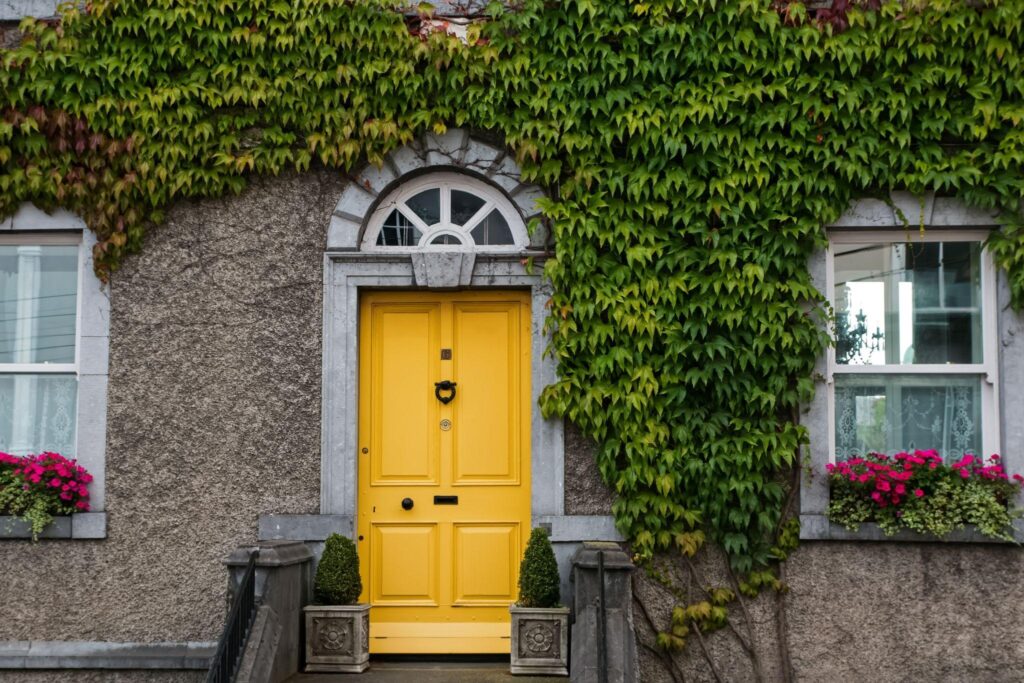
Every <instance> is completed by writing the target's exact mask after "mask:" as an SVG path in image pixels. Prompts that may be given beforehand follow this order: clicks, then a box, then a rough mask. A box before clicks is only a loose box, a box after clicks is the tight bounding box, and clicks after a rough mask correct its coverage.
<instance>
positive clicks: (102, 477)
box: [0, 203, 110, 539]
mask: <svg viewBox="0 0 1024 683" xmlns="http://www.w3.org/2000/svg"><path fill="white" fill-rule="evenodd" d="M0 244H6V245H12V244H14V245H31V244H39V245H47V244H64V245H68V244H72V245H77V246H78V249H79V258H78V297H77V310H76V339H75V362H74V363H59V364H58V363H51V364H35V363H31V364H17V363H5V364H0V373H2V374H10V373H17V372H21V373H25V372H31V373H34V374H43V373H63V374H72V373H73V374H74V375H75V376H76V377H77V380H78V382H77V384H78V395H77V401H76V416H75V437H74V440H75V449H74V452H73V453H65V454H64V455H69V456H70V457H74V458H75V459H76V460H77V461H78V463H79V464H80V465H82V466H83V467H85V468H86V469H87V470H88V471H89V473H90V474H92V476H93V481H92V483H90V484H89V502H90V511H89V512H85V513H78V514H74V515H72V516H71V518H70V519H66V518H64V519H57V520H56V521H55V522H54V523H53V524H52V525H51V527H50V528H48V529H47V530H45V531H44V533H43V534H42V536H41V537H42V538H71V539H102V538H106V536H107V515H106V439H107V386H108V383H109V349H110V288H109V287H108V286H107V285H104V284H103V283H102V282H100V280H99V278H97V277H96V275H95V273H94V271H93V258H92V250H93V247H94V246H95V245H96V236H95V235H94V234H93V233H92V231H90V230H89V229H88V228H87V227H86V225H85V223H84V222H83V221H82V220H81V219H80V218H79V217H77V216H75V215H74V214H72V213H70V212H67V211H64V210H60V209H58V210H56V211H54V212H52V213H46V212H44V211H42V210H40V209H38V208H36V207H35V206H33V205H32V204H27V203H26V204H23V205H22V206H21V207H20V208H19V209H18V211H17V212H16V213H15V214H14V215H13V216H9V217H7V218H3V219H0ZM22 532H23V530H20V529H19V528H17V526H16V525H15V527H14V528H13V529H12V528H11V527H10V525H3V524H0V539H3V538H21V537H24V534H23V533H22Z"/></svg>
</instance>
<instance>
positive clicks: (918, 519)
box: [828, 451, 1024, 541]
mask: <svg viewBox="0 0 1024 683" xmlns="http://www.w3.org/2000/svg"><path fill="white" fill-rule="evenodd" d="M828 472H829V484H830V486H831V498H830V501H829V507H828V518H829V519H830V520H831V521H833V522H835V523H836V524H840V525H842V526H844V527H846V528H847V529H850V530H851V531H856V530H857V529H858V528H859V526H860V525H861V524H863V523H865V522H874V523H876V524H878V526H879V527H880V528H881V529H882V531H883V532H884V533H885V534H886V535H888V536H891V535H893V534H895V533H896V532H897V531H899V530H900V529H909V530H911V531H916V532H918V533H922V534H933V535H935V536H938V537H940V538H942V537H944V536H947V535H949V534H950V533H951V532H953V531H955V530H957V529H963V528H964V527H966V526H968V525H973V526H974V527H976V528H977V529H978V531H980V532H981V533H982V534H984V535H985V536H988V537H990V538H994V539H999V540H1004V541H1013V540H1014V538H1013V529H1012V526H1011V524H1012V523H1013V520H1014V518H1016V517H1018V516H1019V515H1020V511H1019V510H1017V509H1016V508H1015V507H1014V505H1013V500H1014V498H1015V497H1016V495H1017V493H1018V492H1019V491H1020V488H1021V484H1022V483H1024V477H1022V476H1021V475H1019V474H1015V475H1013V476H1012V477H1011V476H1009V475H1008V474H1007V473H1006V472H1005V470H1004V469H1003V467H1002V465H1001V464H1000V458H999V456H997V455H993V456H992V457H991V458H989V462H988V464H987V465H986V464H985V463H984V462H983V461H982V460H981V459H980V458H976V457H975V456H973V455H966V456H964V457H963V458H961V459H960V460H958V461H956V462H955V463H953V464H951V465H946V464H944V463H943V462H942V459H941V458H940V457H939V455H938V454H937V453H936V452H935V451H915V452H914V453H897V454H896V455H895V456H893V457H892V458H889V457H888V456H885V455H881V454H878V453H872V454H870V455H868V456H866V457H864V458H851V459H850V460H847V461H844V462H840V463H837V464H835V465H829V466H828Z"/></svg>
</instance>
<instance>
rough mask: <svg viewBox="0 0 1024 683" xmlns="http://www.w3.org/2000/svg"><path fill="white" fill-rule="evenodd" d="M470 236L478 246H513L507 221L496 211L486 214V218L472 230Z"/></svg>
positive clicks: (513, 242) (513, 241)
mask: <svg viewBox="0 0 1024 683" xmlns="http://www.w3.org/2000/svg"><path fill="white" fill-rule="evenodd" d="M472 235H473V239H474V240H476V243H477V244H480V245H494V244H515V240H513V239H512V230H511V228H509V227H508V221H506V220H505V217H504V216H502V215H501V212H500V211H498V210H497V209H495V210H494V211H491V212H490V213H489V214H487V217H486V218H484V219H483V220H482V221H480V223H479V224H478V225H477V226H476V227H475V228H473V233H472Z"/></svg>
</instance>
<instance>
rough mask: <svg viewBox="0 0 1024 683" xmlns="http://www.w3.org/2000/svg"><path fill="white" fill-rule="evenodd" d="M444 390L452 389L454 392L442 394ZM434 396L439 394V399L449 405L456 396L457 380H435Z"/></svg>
mask: <svg viewBox="0 0 1024 683" xmlns="http://www.w3.org/2000/svg"><path fill="white" fill-rule="evenodd" d="M442 391H450V392H452V393H450V394H449V395H447V396H442V395H441V392H442ZM434 396H437V400H438V401H440V402H441V403H443V404H445V405H448V404H449V403H451V402H452V399H454V398H455V382H452V381H451V380H447V379H446V380H444V381H442V382H434Z"/></svg>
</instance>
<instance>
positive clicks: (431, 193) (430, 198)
mask: <svg viewBox="0 0 1024 683" xmlns="http://www.w3.org/2000/svg"><path fill="white" fill-rule="evenodd" d="M405 204H406V206H408V207H409V208H410V209H412V210H413V212H414V213H415V214H416V215H417V216H419V217H420V218H421V219H422V220H423V222H424V223H426V224H427V225H433V224H434V223H437V222H439V221H440V220H441V190H439V189H438V188H436V187H435V188H433V189H431V190H424V191H423V192H420V193H419V194H417V195H415V196H413V197H412V199H410V200H408V201H407V202H406V203H405Z"/></svg>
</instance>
